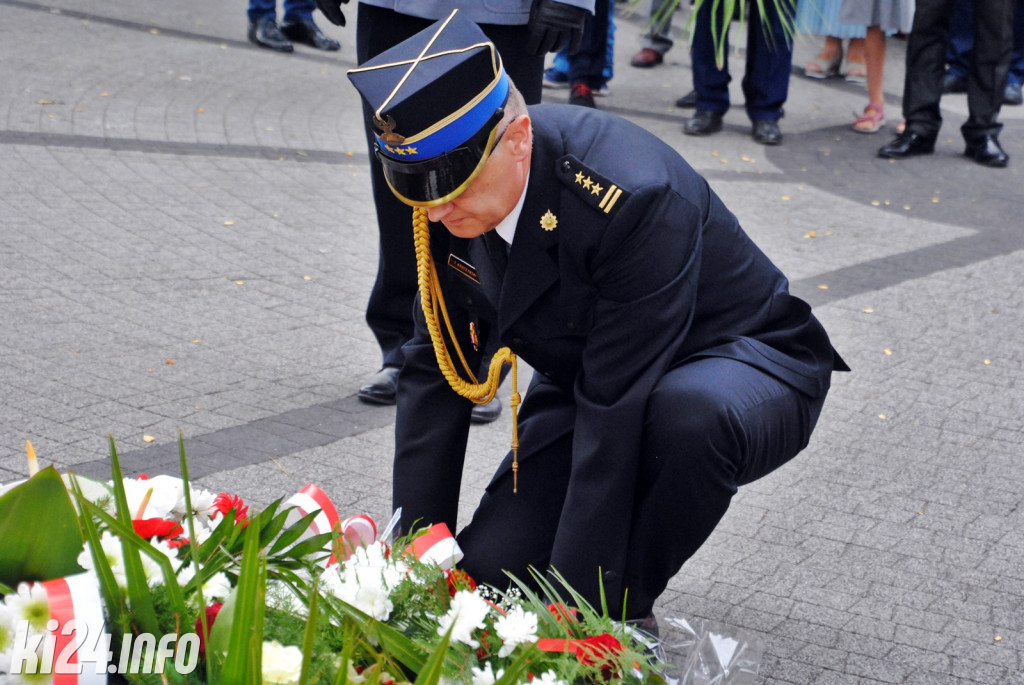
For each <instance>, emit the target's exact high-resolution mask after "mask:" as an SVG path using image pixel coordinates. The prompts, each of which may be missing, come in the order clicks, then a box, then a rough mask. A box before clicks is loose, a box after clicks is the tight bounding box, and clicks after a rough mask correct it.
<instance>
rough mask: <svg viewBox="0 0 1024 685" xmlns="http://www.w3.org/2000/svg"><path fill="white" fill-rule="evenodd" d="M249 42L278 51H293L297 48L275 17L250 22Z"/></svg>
mask: <svg viewBox="0 0 1024 685" xmlns="http://www.w3.org/2000/svg"><path fill="white" fill-rule="evenodd" d="M249 42H250V43H255V44H256V45H259V46H260V47H261V48H267V49H270V50H277V51H278V52H292V51H293V50H295V48H294V47H292V44H291V43H289V42H288V39H287V38H285V37H284V34H283V33H281V29H280V28H278V26H277V21H276V20H275V19H274V18H273V17H263V18H262V19H257V20H256V21H254V22H250V23H249Z"/></svg>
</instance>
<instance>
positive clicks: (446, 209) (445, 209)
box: [427, 202, 452, 222]
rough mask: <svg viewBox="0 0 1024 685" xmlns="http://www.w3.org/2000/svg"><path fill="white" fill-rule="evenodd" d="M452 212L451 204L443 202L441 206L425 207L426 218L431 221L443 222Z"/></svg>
mask: <svg viewBox="0 0 1024 685" xmlns="http://www.w3.org/2000/svg"><path fill="white" fill-rule="evenodd" d="M451 211H452V203H451V202H445V203H444V204H443V205H435V206H434V207H427V218H428V219H430V220H431V221H435V222H436V221H443V220H444V218H445V217H446V216H448V215H449V214H450V213H451Z"/></svg>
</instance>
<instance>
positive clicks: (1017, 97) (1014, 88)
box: [1003, 83, 1024, 105]
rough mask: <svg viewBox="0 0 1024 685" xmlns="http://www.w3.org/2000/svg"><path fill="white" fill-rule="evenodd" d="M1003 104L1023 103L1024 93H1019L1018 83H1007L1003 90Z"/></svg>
mask: <svg viewBox="0 0 1024 685" xmlns="http://www.w3.org/2000/svg"><path fill="white" fill-rule="evenodd" d="M1003 104H1004V105H1024V93H1021V89H1020V84H1019V83H1007V84H1006V90H1005V91H1004V92H1003Z"/></svg>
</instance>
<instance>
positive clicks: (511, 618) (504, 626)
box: [494, 606, 537, 656]
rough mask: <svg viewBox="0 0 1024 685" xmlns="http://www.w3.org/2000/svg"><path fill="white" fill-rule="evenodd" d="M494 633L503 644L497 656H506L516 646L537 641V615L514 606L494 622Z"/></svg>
mask: <svg viewBox="0 0 1024 685" xmlns="http://www.w3.org/2000/svg"><path fill="white" fill-rule="evenodd" d="M494 631H495V632H496V633H497V634H498V637H500V638H501V641H502V643H503V644H502V645H501V649H499V650H498V656H508V655H509V654H511V653H512V652H513V651H515V648H516V646H517V645H520V644H523V643H524V642H534V641H535V640H536V639H537V614H535V613H533V612H532V611H526V610H525V609H523V608H522V607H521V606H514V607H512V608H511V609H509V610H508V613H506V614H505V615H504V616H501V617H500V618H498V620H497V621H495V622H494Z"/></svg>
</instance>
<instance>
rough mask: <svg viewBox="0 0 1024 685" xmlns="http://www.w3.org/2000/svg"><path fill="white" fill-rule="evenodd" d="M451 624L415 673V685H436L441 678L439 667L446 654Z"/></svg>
mask: <svg viewBox="0 0 1024 685" xmlns="http://www.w3.org/2000/svg"><path fill="white" fill-rule="evenodd" d="M454 627H455V626H454V625H452V626H450V627H449V628H448V631H447V632H446V633H445V634H444V637H442V638H441V642H440V644H438V645H437V646H436V648H435V649H434V651H433V652H432V653H431V654H430V658H429V659H427V662H426V663H425V664H423V668H422V669H420V672H419V673H417V674H416V682H415V685H437V683H438V681H439V680H441V669H442V668H443V667H444V660H445V657H447V656H448V643H449V642H450V641H451V636H452V628H454Z"/></svg>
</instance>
